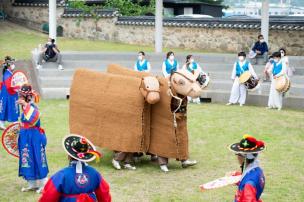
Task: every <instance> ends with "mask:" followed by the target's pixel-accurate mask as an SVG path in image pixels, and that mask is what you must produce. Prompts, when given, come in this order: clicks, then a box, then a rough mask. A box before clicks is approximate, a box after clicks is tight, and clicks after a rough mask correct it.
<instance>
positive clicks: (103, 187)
mask: <svg viewBox="0 0 304 202" xmlns="http://www.w3.org/2000/svg"><path fill="white" fill-rule="evenodd" d="M95 194H96V197H97V200H98V202H111V201H112V198H111V194H110V186H109V184H108V183H107V182H106V181H105V180H104V179H101V181H100V184H99V187H98V188H97V189H96V190H95Z"/></svg>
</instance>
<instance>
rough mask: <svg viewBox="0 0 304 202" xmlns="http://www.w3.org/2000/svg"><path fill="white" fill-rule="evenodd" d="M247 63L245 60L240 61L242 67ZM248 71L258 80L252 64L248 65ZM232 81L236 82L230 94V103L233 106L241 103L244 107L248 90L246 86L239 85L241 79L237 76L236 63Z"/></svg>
mask: <svg viewBox="0 0 304 202" xmlns="http://www.w3.org/2000/svg"><path fill="white" fill-rule="evenodd" d="M245 63H246V60H244V61H243V62H240V61H239V64H240V66H241V67H243V66H244V64H245ZM248 70H249V72H250V74H251V75H252V76H253V77H254V78H255V79H257V78H258V77H257V75H256V73H255V71H254V69H253V67H252V65H251V63H249V64H248ZM231 79H232V80H234V82H233V85H232V89H231V93H230V98H229V103H232V104H236V103H240V104H242V105H243V104H245V102H246V95H247V89H246V87H245V85H244V84H240V83H239V77H238V76H237V75H236V62H235V63H234V65H233V69H232V74H231Z"/></svg>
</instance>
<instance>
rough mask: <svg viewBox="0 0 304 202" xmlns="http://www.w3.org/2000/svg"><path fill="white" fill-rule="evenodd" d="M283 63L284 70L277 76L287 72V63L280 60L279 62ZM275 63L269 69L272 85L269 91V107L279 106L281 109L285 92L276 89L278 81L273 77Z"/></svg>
mask: <svg viewBox="0 0 304 202" xmlns="http://www.w3.org/2000/svg"><path fill="white" fill-rule="evenodd" d="M280 63H282V70H281V72H280V73H278V74H277V75H276V77H279V76H281V75H284V74H286V63H284V62H282V60H280V62H278V64H280ZM273 67H274V65H273V64H272V65H271V68H270V69H269V74H270V75H271V85H270V91H269V98H268V107H269V108H278V109H281V108H282V105H283V93H280V92H279V91H277V90H276V88H275V87H276V82H275V79H274V78H273V73H272V70H273Z"/></svg>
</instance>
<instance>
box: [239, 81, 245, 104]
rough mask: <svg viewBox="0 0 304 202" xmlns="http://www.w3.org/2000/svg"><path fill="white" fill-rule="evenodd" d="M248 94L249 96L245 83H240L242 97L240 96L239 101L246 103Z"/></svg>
mask: <svg viewBox="0 0 304 202" xmlns="http://www.w3.org/2000/svg"><path fill="white" fill-rule="evenodd" d="M246 96H247V89H246V87H245V85H244V84H240V97H239V103H240V104H242V105H243V104H245V102H246Z"/></svg>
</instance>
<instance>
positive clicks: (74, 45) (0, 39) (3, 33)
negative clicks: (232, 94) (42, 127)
mask: <svg viewBox="0 0 304 202" xmlns="http://www.w3.org/2000/svg"><path fill="white" fill-rule="evenodd" d="M0 27H1V28H0V44H1V45H0V59H3V58H4V57H5V56H6V55H11V56H13V57H14V58H16V59H30V57H31V51H32V50H33V49H34V48H37V47H38V45H39V44H42V45H43V44H45V43H46V41H47V38H48V35H47V34H43V33H40V32H37V31H33V30H30V29H27V28H24V27H21V26H19V25H16V24H13V23H8V22H3V21H0ZM57 44H58V46H59V48H60V50H61V51H118V52H130V51H132V52H138V51H140V50H143V51H145V52H153V51H154V47H152V46H142V45H129V44H123V43H114V42H108V41H100V40H96V41H94V40H83V39H70V38H64V37H59V38H58V39H57ZM169 50H173V51H175V52H185V51H186V50H183V49H177V48H173V49H169V48H164V52H166V51H169ZM191 51H192V52H202V51H201V50H187V52H191Z"/></svg>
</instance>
